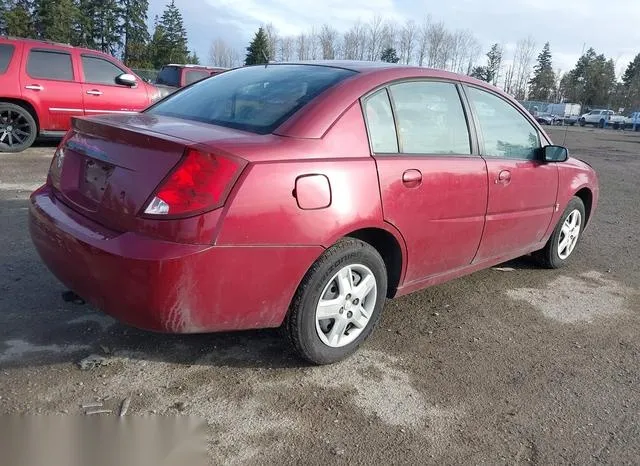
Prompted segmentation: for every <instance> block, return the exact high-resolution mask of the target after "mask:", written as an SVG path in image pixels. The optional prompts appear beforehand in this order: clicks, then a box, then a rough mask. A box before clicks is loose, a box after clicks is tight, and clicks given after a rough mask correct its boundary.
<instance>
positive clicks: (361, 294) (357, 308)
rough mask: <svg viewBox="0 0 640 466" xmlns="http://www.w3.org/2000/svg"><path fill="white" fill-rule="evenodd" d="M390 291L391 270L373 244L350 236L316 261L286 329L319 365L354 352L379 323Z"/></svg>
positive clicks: (297, 347) (296, 347) (294, 342)
mask: <svg viewBox="0 0 640 466" xmlns="http://www.w3.org/2000/svg"><path fill="white" fill-rule="evenodd" d="M386 294H387V272H386V269H385V265H384V261H383V259H382V257H381V256H380V254H379V253H378V252H377V251H376V250H375V249H374V248H373V247H372V246H370V245H369V244H367V243H365V242H363V241H360V240H357V239H355V238H345V239H343V240H341V241H340V242H338V243H337V244H335V245H334V246H333V247H331V248H329V249H327V250H326V251H325V252H324V254H322V256H320V258H319V259H318V260H317V261H316V262H315V263H314V264H313V266H312V267H311V269H309V271H308V272H307V274H306V275H305V277H304V279H303V280H302V283H301V284H300V286H299V288H298V290H297V292H296V295H295V296H294V298H293V301H292V303H291V308H290V309H289V314H288V316H287V319H286V321H285V323H284V330H285V332H286V333H287V336H288V338H289V341H290V342H291V344H292V346H293V348H294V350H295V351H296V352H297V353H298V354H299V355H300V356H301V357H302V358H304V359H306V360H308V361H310V362H312V363H314V364H330V363H333V362H337V361H340V360H341V359H344V358H346V357H348V356H350V355H351V354H353V353H354V352H355V351H356V350H357V348H358V347H359V346H360V345H361V344H362V342H363V341H364V340H366V339H367V338H368V337H369V335H371V332H372V331H373V329H374V328H375V326H376V324H377V322H378V319H379V318H380V314H381V312H382V308H383V306H384V301H385V298H386Z"/></svg>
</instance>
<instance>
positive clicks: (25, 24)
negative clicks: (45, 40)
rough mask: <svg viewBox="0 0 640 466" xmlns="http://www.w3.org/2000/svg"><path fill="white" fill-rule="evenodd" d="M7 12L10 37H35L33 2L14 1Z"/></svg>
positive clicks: (26, 0)
mask: <svg viewBox="0 0 640 466" xmlns="http://www.w3.org/2000/svg"><path fill="white" fill-rule="evenodd" d="M7 10H8V11H7V13H6V14H5V22H6V32H7V35H8V36H15V37H34V36H35V28H34V24H33V19H32V12H33V2H32V1H31V0H14V1H13V2H9V4H8V8H7Z"/></svg>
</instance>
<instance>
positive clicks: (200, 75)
mask: <svg viewBox="0 0 640 466" xmlns="http://www.w3.org/2000/svg"><path fill="white" fill-rule="evenodd" d="M209 76H210V73H209V72H208V71H203V70H192V71H187V76H186V78H185V81H186V84H187V85H189V84H193V83H195V82H198V81H200V80H202V79H204V78H208V77H209Z"/></svg>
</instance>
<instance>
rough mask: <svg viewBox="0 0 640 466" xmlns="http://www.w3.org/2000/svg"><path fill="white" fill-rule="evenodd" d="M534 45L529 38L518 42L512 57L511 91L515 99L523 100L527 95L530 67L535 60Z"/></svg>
mask: <svg viewBox="0 0 640 466" xmlns="http://www.w3.org/2000/svg"><path fill="white" fill-rule="evenodd" d="M535 52H536V43H535V41H534V40H533V38H532V37H531V36H529V37H527V38H526V39H522V40H519V41H518V44H517V45H516V50H515V53H514V56H513V70H514V79H513V89H512V94H513V95H514V96H515V97H516V99H520V100H523V99H524V98H525V97H526V94H527V84H528V82H529V77H530V75H531V66H532V64H533V60H534V58H535Z"/></svg>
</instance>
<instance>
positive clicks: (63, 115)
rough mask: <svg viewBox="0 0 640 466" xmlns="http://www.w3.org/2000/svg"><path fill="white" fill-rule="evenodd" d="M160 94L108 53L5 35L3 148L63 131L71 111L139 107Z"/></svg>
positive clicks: (0, 93) (0, 81)
mask: <svg viewBox="0 0 640 466" xmlns="http://www.w3.org/2000/svg"><path fill="white" fill-rule="evenodd" d="M159 97H160V93H159V91H158V90H157V88H155V87H154V86H152V85H151V84H148V83H145V82H144V81H143V80H142V79H140V78H139V77H137V76H136V75H135V74H134V73H133V72H132V71H131V70H130V69H129V68H127V67H126V66H124V65H123V64H122V63H121V62H119V61H118V60H116V59H115V58H113V57H112V56H110V55H107V54H105V53H101V52H97V51H95V50H89V49H83V48H77V47H72V46H70V45H64V44H56V43H51V42H43V41H37V40H31V39H13V38H6V37H0V152H21V151H23V150H25V149H27V148H29V147H30V146H31V145H32V144H33V142H34V141H35V139H36V138H37V137H38V136H43V137H61V136H63V135H64V133H65V132H66V131H67V130H68V129H69V128H70V127H71V117H74V116H82V115H94V114H100V113H135V112H138V111H140V110H143V109H145V108H146V107H147V106H149V105H150V104H151V103H152V102H153V101H154V100H156V99H157V98H159Z"/></svg>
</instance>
